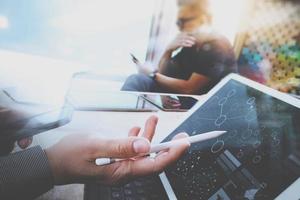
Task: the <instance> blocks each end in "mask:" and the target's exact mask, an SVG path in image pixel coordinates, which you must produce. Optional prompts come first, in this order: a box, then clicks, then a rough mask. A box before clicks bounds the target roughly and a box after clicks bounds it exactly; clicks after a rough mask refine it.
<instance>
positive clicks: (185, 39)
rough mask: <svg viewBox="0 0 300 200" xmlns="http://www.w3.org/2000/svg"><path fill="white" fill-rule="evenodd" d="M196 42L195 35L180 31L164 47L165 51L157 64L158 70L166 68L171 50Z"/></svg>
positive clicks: (162, 70) (163, 70)
mask: <svg viewBox="0 0 300 200" xmlns="http://www.w3.org/2000/svg"><path fill="white" fill-rule="evenodd" d="M195 42H196V39H195V37H193V36H192V35H191V34H188V33H180V34H178V35H177V36H176V38H175V39H174V40H173V41H172V42H171V43H170V44H169V45H168V46H167V47H166V50H165V52H164V53H163V55H162V57H161V58H160V61H159V64H158V72H159V73H162V74H163V73H164V72H165V71H166V70H167V67H168V63H169V61H170V59H171V57H172V53H173V51H175V50H177V49H178V48H180V47H192V46H193V45H194V44H195Z"/></svg>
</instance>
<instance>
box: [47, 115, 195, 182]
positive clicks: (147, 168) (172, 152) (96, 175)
mask: <svg viewBox="0 0 300 200" xmlns="http://www.w3.org/2000/svg"><path fill="white" fill-rule="evenodd" d="M157 121H158V119H157V117H154V116H152V117H150V118H149V119H148V120H147V122H146V124H145V128H144V131H143V133H140V130H141V129H140V128H139V127H134V128H132V129H131V130H130V131H129V134H128V136H129V137H128V138H124V139H100V138H96V137H93V136H91V135H86V134H78V135H70V136H67V137H65V138H63V139H62V140H61V141H60V142H59V143H57V144H55V145H54V146H52V147H50V148H48V149H46V150H45V152H46V154H47V156H48V159H49V163H50V166H51V168H52V172H53V176H54V182H55V184H68V183H85V182H88V181H97V182H100V183H102V184H109V185H110V184H118V183H122V182H124V181H128V180H130V179H131V178H134V177H138V176H144V175H148V174H152V173H159V172H161V171H163V169H164V168H165V167H167V166H168V165H170V164H171V163H173V162H175V161H176V160H177V159H178V158H179V157H180V156H181V155H182V154H183V153H184V152H185V151H186V150H187V148H188V147H189V146H190V143H189V142H188V141H186V143H182V144H181V145H178V146H176V147H172V148H170V149H169V150H167V151H162V152H159V153H158V154H157V155H156V157H155V158H150V157H137V156H139V155H143V154H145V153H147V152H149V150H150V141H151V140H152V137H153V136H154V132H155V128H156V124H157ZM182 137H186V134H179V135H177V136H175V138H174V139H177V138H182ZM101 157H111V158H128V160H124V161H119V162H115V163H113V164H109V165H105V166H97V165H95V160H96V158H101ZM134 157H136V158H135V159H133V158H134Z"/></svg>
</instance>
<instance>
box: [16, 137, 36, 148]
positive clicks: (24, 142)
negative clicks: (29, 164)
mask: <svg viewBox="0 0 300 200" xmlns="http://www.w3.org/2000/svg"><path fill="white" fill-rule="evenodd" d="M32 140H33V139H32V137H28V138H24V139H21V140H19V141H18V142H17V143H18V146H19V147H20V148H21V149H26V148H27V147H29V146H30V145H31V143H32Z"/></svg>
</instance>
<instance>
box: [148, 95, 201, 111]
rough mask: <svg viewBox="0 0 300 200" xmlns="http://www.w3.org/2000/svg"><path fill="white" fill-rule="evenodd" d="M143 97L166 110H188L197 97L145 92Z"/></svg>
mask: <svg viewBox="0 0 300 200" xmlns="http://www.w3.org/2000/svg"><path fill="white" fill-rule="evenodd" d="M143 97H144V98H145V99H146V100H147V101H149V102H150V103H152V104H154V105H155V106H157V107H159V108H160V109H162V110H164V111H177V112H178V111H188V110H189V109H191V108H192V107H193V106H194V105H195V104H196V103H197V101H198V100H197V99H195V98H193V97H188V96H177V95H158V94H144V95H143Z"/></svg>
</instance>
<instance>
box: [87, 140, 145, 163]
mask: <svg viewBox="0 0 300 200" xmlns="http://www.w3.org/2000/svg"><path fill="white" fill-rule="evenodd" d="M88 145H89V146H88V148H89V149H90V150H91V157H92V159H96V158H101V157H111V158H130V157H135V156H138V155H141V154H146V153H148V152H149V150H150V142H149V140H147V139H146V138H143V137H132V136H131V137H128V138H124V139H108V140H104V139H100V138H93V139H92V140H91V141H90V143H89V144H88Z"/></svg>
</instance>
